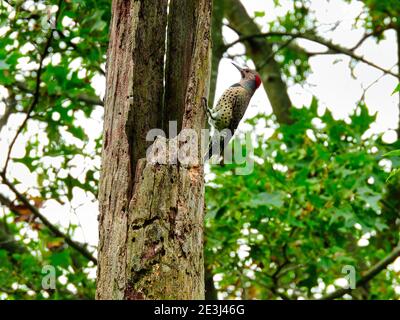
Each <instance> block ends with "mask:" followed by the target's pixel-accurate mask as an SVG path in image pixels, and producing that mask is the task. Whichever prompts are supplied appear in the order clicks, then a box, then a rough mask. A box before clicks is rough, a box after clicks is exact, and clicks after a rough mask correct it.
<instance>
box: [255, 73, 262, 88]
mask: <svg viewBox="0 0 400 320" xmlns="http://www.w3.org/2000/svg"><path fill="white" fill-rule="evenodd" d="M260 85H261V78H260V76H259V75H258V74H256V89H258V87H259V86H260Z"/></svg>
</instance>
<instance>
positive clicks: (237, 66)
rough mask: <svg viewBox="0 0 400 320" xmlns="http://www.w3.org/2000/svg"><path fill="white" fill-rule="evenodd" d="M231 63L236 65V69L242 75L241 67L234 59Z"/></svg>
mask: <svg viewBox="0 0 400 320" xmlns="http://www.w3.org/2000/svg"><path fill="white" fill-rule="evenodd" d="M232 64H233V65H234V66H235V67H236V69H238V70H239V71H240V74H241V75H242V77H243V68H242V67H240V66H239V65H238V64H237V63H236V62H235V61H232Z"/></svg>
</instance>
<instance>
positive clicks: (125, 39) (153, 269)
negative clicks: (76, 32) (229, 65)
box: [96, 0, 211, 299]
mask: <svg viewBox="0 0 400 320" xmlns="http://www.w3.org/2000/svg"><path fill="white" fill-rule="evenodd" d="M181 2H182V1H179V0H174V1H171V2H170V6H179V5H184V4H183V3H181ZM184 2H185V3H188V2H190V5H187V7H186V9H185V10H177V8H174V7H170V10H169V12H170V15H175V14H176V15H178V17H174V16H170V17H169V18H167V5H168V1H167V0H158V1H148V0H139V1H138V0H136V1H134V0H114V1H113V5H112V22H111V30H110V44H109V49H108V59H107V80H106V81H107V92H106V97H105V116H104V132H103V134H104V142H103V152H102V171H101V179H100V190H99V202H100V219H99V222H100V228H99V229H100V230H99V233H100V243H99V259H98V271H97V292H96V298H97V299H203V298H204V267H203V206H204V178H203V166H202V163H201V152H200V141H197V142H196V143H195V144H194V145H193V148H195V149H197V151H198V152H197V156H196V159H192V161H190V163H182V162H180V161H179V159H178V160H177V161H176V162H175V163H174V162H171V161H167V162H165V161H162V160H160V159H161V158H160V154H164V155H166V154H167V153H168V150H167V149H165V148H164V149H163V150H161V149H162V148H161V149H160V150H161V151H160V152H159V153H154V154H153V156H152V157H150V156H149V157H147V158H145V157H146V149H147V147H148V143H146V134H147V132H148V131H149V130H150V129H152V128H161V126H163V127H164V128H165V122H166V121H169V120H178V121H179V123H180V124H181V127H182V128H183V129H193V130H194V131H195V132H196V133H197V134H198V137H200V131H201V129H202V128H203V127H204V123H205V115H204V111H203V109H202V107H201V98H202V97H206V96H207V94H208V79H209V72H210V71H209V69H210V66H209V61H210V36H211V35H210V19H211V0H190V1H189V0H186V1H184ZM183 14H184V16H185V17H187V19H189V21H190V22H191V23H190V27H187V25H186V26H185V24H184V23H177V22H179V18H180V17H179V15H181V16H182V15H183ZM167 20H168V21H169V22H170V23H174V25H173V26H172V27H173V28H175V29H176V30H178V31H179V32H177V35H178V36H179V39H177V40H176V44H174V43H171V41H174V40H173V36H171V35H170V36H169V37H168V38H169V39H168V48H169V52H168V53H169V54H167V65H168V69H170V68H182V69H181V71H174V72H173V73H172V75H171V74H170V75H169V76H168V77H166V80H167V81H171V82H172V83H173V84H172V85H170V84H168V82H166V84H165V88H164V83H163V82H164V81H163V79H164V55H165V54H166V52H165V47H166V45H165V43H166V39H165V34H166V32H165V30H166V25H167ZM185 27H186V29H185ZM171 50H174V51H175V52H176V53H175V55H173V56H174V57H175V59H176V60H175V61H173V60H172V59H173V57H172V58H171V57H169V55H170V54H171ZM177 57H178V58H177ZM179 57H182V58H179ZM179 61H184V62H185V66H184V68H183V66H180V65H179ZM177 62H178V63H177ZM176 77H180V79H176ZM164 90H166V91H167V92H166V93H168V94H167V99H168V100H166V101H165V103H166V104H168V103H169V101H170V100H171V101H174V102H176V103H177V105H176V106H173V105H169V104H168V105H165V106H164V107H163V96H164ZM174 95H180V96H177V97H175V96H174ZM182 101H183V102H184V106H183V108H182V103H181V102H182ZM165 108H166V109H165ZM173 108H177V109H175V110H173ZM165 110H170V111H168V112H165ZM171 114H176V115H177V116H178V117H182V118H180V119H171V118H170V116H171ZM167 117H168V118H167ZM179 139H181V138H180V136H178V137H177V138H175V139H173V140H171V141H167V142H166V145H171V144H175V146H177V147H179V146H180V145H181V144H182V143H184V142H185V141H183V140H182V139H181V140H179ZM163 141H164V140H162V139H159V140H157V141H156V143H158V142H160V143H161V142H163ZM153 150H156V148H154V149H153ZM168 156H169V157H172V156H171V154H170V153H168ZM175 158H176V157H175Z"/></svg>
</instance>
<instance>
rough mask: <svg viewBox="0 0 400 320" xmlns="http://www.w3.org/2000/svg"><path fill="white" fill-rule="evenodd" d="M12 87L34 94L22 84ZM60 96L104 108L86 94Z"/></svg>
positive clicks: (100, 101) (98, 101)
mask: <svg viewBox="0 0 400 320" xmlns="http://www.w3.org/2000/svg"><path fill="white" fill-rule="evenodd" d="M12 85H15V87H17V88H18V89H19V90H21V91H23V92H25V93H30V94H34V93H33V92H32V91H31V90H29V88H28V87H27V86H26V84H25V83H23V82H20V81H15V82H14V83H13V84H12ZM12 85H11V86H12ZM62 94H63V97H65V98H68V99H70V100H77V101H82V102H84V103H86V104H88V105H93V106H104V102H103V101H102V100H100V99H99V98H98V97H97V96H92V95H88V94H86V93H81V94H78V95H76V96H71V95H70V94H69V93H68V92H63V93H62Z"/></svg>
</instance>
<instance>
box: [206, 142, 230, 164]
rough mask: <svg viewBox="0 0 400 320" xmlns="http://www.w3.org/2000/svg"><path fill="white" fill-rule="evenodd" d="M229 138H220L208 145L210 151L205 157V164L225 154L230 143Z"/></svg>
mask: <svg viewBox="0 0 400 320" xmlns="http://www.w3.org/2000/svg"><path fill="white" fill-rule="evenodd" d="M229 140H230V139H229V138H227V137H224V136H219V137H217V138H214V139H212V140H211V141H210V144H209V145H208V151H207V153H206V154H205V155H204V162H206V161H207V160H209V159H211V157H212V156H214V155H217V156H218V157H219V156H221V155H223V154H224V151H225V148H226V146H227V145H228V143H229Z"/></svg>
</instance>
